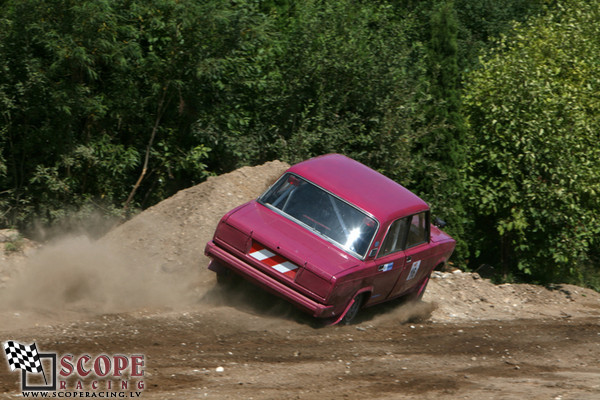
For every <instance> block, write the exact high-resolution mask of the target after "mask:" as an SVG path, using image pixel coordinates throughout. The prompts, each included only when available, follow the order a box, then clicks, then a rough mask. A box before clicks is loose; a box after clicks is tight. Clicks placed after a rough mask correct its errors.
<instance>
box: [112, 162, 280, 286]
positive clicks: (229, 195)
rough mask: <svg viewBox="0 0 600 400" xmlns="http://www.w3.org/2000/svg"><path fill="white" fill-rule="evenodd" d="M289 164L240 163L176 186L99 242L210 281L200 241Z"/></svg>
mask: <svg viewBox="0 0 600 400" xmlns="http://www.w3.org/2000/svg"><path fill="white" fill-rule="evenodd" d="M288 168H289V165H288V164H285V163H283V162H280V161H271V162H268V163H265V164H263V165H260V166H256V167H243V168H240V169H238V170H236V171H233V172H230V173H228V174H224V175H220V176H216V177H210V178H208V180H207V181H206V182H203V183H201V184H199V185H196V186H193V187H191V188H188V189H185V190H181V191H180V192H178V193H177V194H175V195H174V196H172V197H170V198H168V199H166V200H164V201H162V202H160V203H159V204H157V205H155V206H153V207H151V208H149V209H147V210H145V211H144V212H142V213H140V214H139V215H137V216H136V217H134V218H133V219H131V220H130V221H128V222H126V223H125V224H123V225H120V226H119V227H117V228H116V229H114V230H113V231H111V232H109V233H108V234H107V235H106V236H105V237H104V238H103V239H102V242H105V243H108V244H110V245H112V246H116V247H120V248H123V249H127V251H129V252H131V253H132V254H142V255H143V256H144V258H145V260H144V261H143V262H144V263H149V264H151V266H152V267H153V268H154V269H155V270H156V269H160V270H162V271H167V272H179V273H185V272H186V271H189V270H190V269H191V270H194V271H196V272H198V271H201V273H200V276H199V279H200V280H201V281H203V282H206V281H212V280H213V279H214V276H213V274H212V273H210V272H205V269H206V268H203V267H204V266H206V265H207V263H208V260H207V259H206V257H204V246H205V244H206V242H208V241H209V240H210V239H211V237H212V235H213V233H214V230H215V227H216V225H217V223H218V222H219V219H220V218H221V217H222V216H223V214H225V213H226V212H227V211H229V210H231V209H232V208H234V207H236V206H238V205H240V204H243V203H245V202H247V201H250V200H252V199H255V198H256V197H258V196H259V195H260V194H261V193H262V192H263V191H265V190H266V188H267V187H269V185H271V184H272V183H273V182H275V180H276V179H277V178H278V177H279V176H280V175H281V174H282V173H283V172H284V171H285V170H286V169H288Z"/></svg>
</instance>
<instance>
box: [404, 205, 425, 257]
mask: <svg viewBox="0 0 600 400" xmlns="http://www.w3.org/2000/svg"><path fill="white" fill-rule="evenodd" d="M428 241H429V230H428V229H427V213H426V212H422V213H419V214H415V215H413V216H412V217H410V228H409V229H408V238H407V240H406V248H407V249H408V248H411V247H414V246H416V245H419V244H421V243H425V242H428Z"/></svg>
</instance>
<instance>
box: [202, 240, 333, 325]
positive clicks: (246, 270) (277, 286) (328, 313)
mask: <svg viewBox="0 0 600 400" xmlns="http://www.w3.org/2000/svg"><path fill="white" fill-rule="evenodd" d="M204 254H206V255H207V256H209V257H211V258H212V259H214V260H216V261H218V262H219V263H221V264H223V265H224V266H225V267H227V268H229V269H230V270H232V271H234V272H235V273H237V274H238V275H241V276H242V277H243V278H245V279H246V280H248V281H250V282H252V283H254V284H256V285H258V286H260V287H262V288H263V289H265V290H267V291H269V292H271V293H273V294H275V295H277V296H279V297H281V298H283V299H285V300H287V301H289V302H290V303H292V304H293V305H294V306H296V307H298V308H300V309H301V310H303V311H305V312H308V313H309V314H311V315H312V316H313V317H316V318H328V317H332V316H333V315H334V307H333V306H327V305H324V304H321V303H318V302H316V301H314V300H312V299H310V298H308V297H307V296H305V295H303V294H302V293H299V292H297V291H296V290H294V289H292V288H290V287H289V286H286V285H284V284H283V283H281V282H279V281H277V280H276V279H274V278H272V277H270V276H268V275H266V274H264V273H263V272H262V271H260V270H258V269H256V268H254V267H253V266H252V265H250V264H248V263H246V262H245V261H243V260H240V259H239V258H237V257H236V256H235V255H233V254H231V253H229V252H228V251H226V250H224V249H222V248H220V247H218V246H217V245H216V244H215V243H214V242H213V241H212V240H211V241H210V242H208V243H207V244H206V248H205V249H204Z"/></svg>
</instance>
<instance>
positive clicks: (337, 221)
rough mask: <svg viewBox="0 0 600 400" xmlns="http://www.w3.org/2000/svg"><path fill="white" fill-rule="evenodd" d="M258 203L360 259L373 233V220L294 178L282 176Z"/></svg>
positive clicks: (375, 226)
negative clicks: (274, 210)
mask: <svg viewBox="0 0 600 400" xmlns="http://www.w3.org/2000/svg"><path fill="white" fill-rule="evenodd" d="M259 201H260V202H261V203H262V204H265V205H267V206H269V207H271V208H274V209H276V210H277V211H279V213H280V214H282V215H284V216H285V217H287V218H289V219H291V220H293V221H295V222H297V223H299V224H300V225H302V226H304V227H306V228H308V229H310V230H312V231H314V232H316V233H318V234H319V235H321V236H323V237H324V238H325V239H327V240H329V241H330V242H332V243H334V244H335V245H337V246H338V247H340V248H342V249H344V250H346V251H349V252H351V253H354V254H356V255H358V256H359V257H361V258H364V256H365V254H366V253H367V250H368V249H369V245H370V244H371V241H372V240H373V236H374V235H375V232H376V231H377V225H378V223H377V221H376V220H375V219H374V218H372V217H370V216H369V215H367V214H366V213H364V212H363V211H361V210H359V209H358V208H356V207H354V206H352V205H350V204H349V203H347V202H345V201H343V200H341V199H339V198H338V197H336V196H334V195H332V194H331V193H329V192H327V191H325V190H323V189H322V188H320V187H319V186H317V185H315V184H313V183H311V182H309V181H307V180H306V179H303V178H301V177H299V176H297V175H294V174H290V173H288V174H285V175H284V176H282V177H281V178H280V179H279V181H277V182H276V183H275V184H274V185H273V186H272V187H271V188H270V189H269V190H268V191H267V192H266V193H265V194H263V195H262V196H261V197H260V198H259Z"/></svg>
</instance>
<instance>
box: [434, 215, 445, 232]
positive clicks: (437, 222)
mask: <svg viewBox="0 0 600 400" xmlns="http://www.w3.org/2000/svg"><path fill="white" fill-rule="evenodd" d="M433 225H435V226H437V227H438V228H440V229H444V228H445V227H446V225H448V224H447V223H446V221H444V220H443V219H441V218H440V217H435V218H434V219H433Z"/></svg>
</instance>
